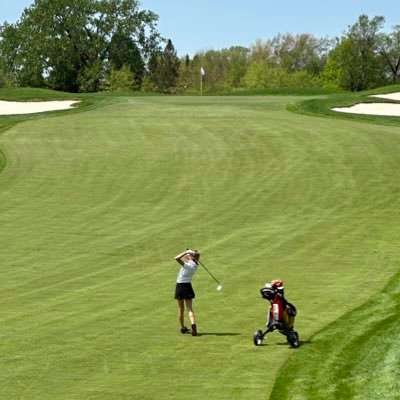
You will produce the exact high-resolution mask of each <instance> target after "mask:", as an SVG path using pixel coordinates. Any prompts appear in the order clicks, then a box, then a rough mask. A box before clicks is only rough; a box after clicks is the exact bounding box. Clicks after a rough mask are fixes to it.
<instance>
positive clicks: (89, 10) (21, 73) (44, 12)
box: [0, 0, 400, 93]
mask: <svg viewBox="0 0 400 400" xmlns="http://www.w3.org/2000/svg"><path fill="white" fill-rule="evenodd" d="M157 22H158V15H156V14H155V13H154V12H152V11H149V10H141V9H140V8H139V2H138V1H136V0H36V1H35V3H34V4H32V5H31V6H30V7H28V8H26V9H25V10H24V12H23V13H22V15H21V18H20V19H19V21H17V22H16V23H14V24H9V23H7V22H4V23H3V24H2V25H0V87H1V86H31V87H39V88H50V89H55V90H61V91H66V92H96V91H100V90H113V91H128V90H142V91H146V92H148V91H153V92H160V93H196V92H198V91H199V90H200V87H199V81H200V70H201V68H202V69H203V70H204V71H205V76H203V77H202V79H203V80H204V81H203V87H204V90H205V91H206V92H223V91H231V90H237V89H262V88H274V87H328V88H342V89H346V90H352V91H359V90H365V89H370V88H374V87H379V86H385V85H388V84H394V83H398V82H399V81H400V25H397V26H394V27H393V28H392V31H391V32H389V33H387V32H383V27H384V22H385V19H384V17H382V16H375V17H373V18H369V17H368V16H367V15H361V16H360V17H359V18H358V20H357V21H356V22H355V23H354V24H353V25H351V26H349V27H348V28H347V30H345V31H344V32H343V34H342V36H341V37H337V38H329V37H325V38H319V37H316V36H314V35H312V34H308V33H302V34H296V35H294V34H291V33H286V34H280V33H279V34H277V35H275V36H274V37H272V38H270V39H266V40H261V39H258V40H257V41H255V43H254V44H252V45H251V46H249V47H248V48H247V47H242V46H232V47H230V48H227V49H222V50H207V51H200V52H197V53H196V54H195V55H194V57H192V58H190V57H189V56H186V57H183V58H179V57H178V56H177V51H176V49H175V47H174V45H173V42H172V40H171V39H168V40H165V39H163V38H162V37H161V35H160V33H159V32H158V30H157Z"/></svg>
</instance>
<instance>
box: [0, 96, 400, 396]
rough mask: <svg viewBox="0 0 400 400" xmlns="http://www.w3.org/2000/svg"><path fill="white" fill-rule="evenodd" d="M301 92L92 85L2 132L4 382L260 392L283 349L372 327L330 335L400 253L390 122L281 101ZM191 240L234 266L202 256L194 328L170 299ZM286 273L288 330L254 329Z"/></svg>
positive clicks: (93, 392) (103, 390) (10, 387)
mask: <svg viewBox="0 0 400 400" xmlns="http://www.w3.org/2000/svg"><path fill="white" fill-rule="evenodd" d="M105 99H106V100H105ZM298 100H301V98H299V97H298V96H296V97H295V96H293V97H291V96H266V97H236V96H230V97H207V96H203V97H132V98H129V97H112V96H104V97H102V96H93V98H91V101H92V107H91V108H90V109H88V110H87V111H85V112H70V113H69V112H64V113H62V114H59V115H57V116H54V117H51V118H44V117H40V118H39V117H37V118H32V119H28V120H27V121H25V122H20V123H18V124H17V125H15V126H13V127H11V128H10V129H8V130H6V131H4V132H3V133H2V134H1V135H0V149H1V150H2V151H3V153H4V155H5V157H6V159H7V164H6V167H5V168H4V169H3V171H2V173H1V174H0V203H1V204H2V207H1V209H0V222H1V226H2V229H1V231H0V239H1V243H2V262H1V264H0V287H1V294H2V307H1V309H0V354H1V358H0V368H1V371H2V374H1V377H0V398H4V399H29V400H32V399H41V400H43V399H45V400H46V399H49V400H50V399H51V400H55V399H57V400H58V399H68V400H71V399H76V400H78V399H79V400H80V399H89V400H90V399H96V400H98V399H107V400H108V399H118V400H119V399H133V398H134V399H155V398H159V399H199V398H204V399H247V398H251V399H265V398H268V396H269V394H270V393H272V395H273V396H274V395H275V393H276V391H275V389H273V387H274V384H275V378H276V377H277V376H278V374H279V373H280V372H279V371H280V369H281V368H283V369H282V370H281V371H282V372H281V373H282V375H281V376H285V375H284V374H285V373H286V372H285V371H286V370H285V368H286V367H285V363H286V362H287V361H288V360H289V364H288V368H291V369H289V372H290V373H289V375H288V376H289V377H290V378H289V379H291V381H292V382H295V379H296V377H297V376H299V377H300V378H301V377H303V375H302V373H303V371H302V366H301V363H300V364H298V363H296V357H301V356H302V354H303V353H304V354H306V353H307V352H313V351H317V356H318V360H324V359H327V360H328V359H329V355H330V353H332V352H336V354H337V355H340V357H341V363H340V364H339V365H340V366H341V367H343V366H346V365H349V366H350V365H353V364H350V363H353V360H352V359H351V358H350V357H351V355H353V356H354V354H355V352H356V351H358V353H357V354H358V355H359V359H361V358H362V356H363V355H364V356H365V357H367V354H368V353H367V352H368V351H370V348H369V347H368V346H366V345H365V344H364V343H365V342H363V341H357V340H354V349H353V350H352V352H349V358H346V352H345V351H342V349H341V346H342V344H343V343H342V336H341V335H344V337H345V338H346V339H349V340H352V339H351V338H353V336H352V335H354V339H356V338H357V335H359V334H360V332H361V330H362V329H361V328H360V330H359V329H355V330H352V329H346V330H344V331H343V330H342V331H340V335H339V336H338V339H336V338H335V336H333V338H332V340H329V346H328V345H327V344H326V342H327V341H325V342H324V343H325V344H320V343H319V342H320V339H319V337H320V335H321V338H322V339H321V341H323V340H324V337H325V336H324V335H330V333H331V332H332V327H338V329H339V326H340V321H341V319H342V318H343V315H345V316H347V315H348V314H347V313H349V312H350V311H351V310H354V309H356V308H358V307H361V308H360V310H363V308H362V307H366V306H367V305H368V304H369V303H368V301H369V299H370V298H371V297H372V296H374V295H376V294H377V293H380V291H381V290H382V288H383V287H384V286H385V285H387V284H388V282H389V281H390V279H391V278H392V277H393V275H394V274H395V273H396V272H397V271H398V260H399V250H398V249H397V246H396V244H397V242H398V240H399V239H400V228H399V227H400V224H399V222H400V221H399V218H400V217H399V213H398V212H397V211H396V210H397V203H398V195H399V186H398V182H399V163H400V151H399V150H400V136H399V135H398V127H394V126H382V125H374V124H366V123H360V122H355V121H348V120H341V119H330V118H315V117H311V116H307V115H300V114H294V113H290V112H288V111H287V110H286V106H287V104H291V103H294V102H295V101H298ZM110 102H111V104H110ZM98 105H104V107H102V108H96V107H97V106H98ZM0 122H1V118H0ZM186 247H194V248H198V249H200V251H202V261H203V262H204V264H205V265H206V266H207V267H208V268H209V269H210V270H211V271H212V272H213V273H214V274H215V275H216V277H217V278H218V279H219V280H220V281H221V282H222V284H223V290H222V291H221V292H217V291H216V290H215V287H216V284H215V283H214V281H213V280H212V279H211V278H210V276H208V274H207V273H206V272H205V271H203V270H201V269H200V270H199V272H198V274H197V276H196V278H195V280H194V287H195V290H196V294H197V298H196V300H195V310H196V312H197V316H198V325H199V331H200V334H201V335H200V336H199V337H195V338H193V337H191V336H183V335H180V334H179V333H178V323H177V318H176V314H177V307H176V304H175V301H174V300H173V290H174V282H175V279H176V275H177V272H178V264H177V263H176V262H175V261H174V256H175V255H176V254H177V253H178V252H180V251H182V250H183V249H185V248H186ZM275 277H280V278H282V279H283V280H284V282H285V286H286V293H287V297H288V299H289V300H290V301H291V302H293V303H294V304H295V305H296V306H297V308H298V311H299V315H298V318H297V320H296V329H297V330H298V332H299V334H300V339H301V341H302V345H301V347H300V348H299V349H296V350H293V349H290V348H289V347H288V345H287V343H286V340H285V338H284V337H283V336H281V335H280V334H279V333H273V334H271V335H270V336H269V337H268V338H267V339H266V341H265V345H264V346H261V347H255V346H254V345H253V344H252V335H253V331H254V330H255V329H260V328H262V327H263V326H264V323H265V317H266V309H267V304H266V302H265V301H263V300H262V299H261V298H260V296H259V292H258V290H259V288H260V287H261V286H262V285H263V284H264V283H265V282H266V281H268V280H270V279H272V278H275ZM394 282H396V281H394ZM364 304H365V306H363V305H364ZM349 315H355V314H349ZM364 315H365V317H366V318H364V319H365V320H366V321H368V318H367V317H368V315H369V314H368V313H366V314H364ZM373 315H376V314H373ZM346 318H347V317H346ZM364 319H363V320H364ZM365 324H367V322H365ZM350 325H351V324H350ZM372 325H373V322H372ZM365 326H367V325H365ZM325 328H326V331H324V329H325ZM391 329H392V328H391V327H390V324H389V325H388V329H387V330H384V332H388V333H390V332H391ZM382 333H383V332H382V331H380V330H377V331H376V332H375V331H372V332H371V336H370V338H371V340H372V341H375V343H378V342H380V339H379V337H382ZM375 335H377V336H375ZM388 337H389V336H387V337H385V340H388V339H387V338H388ZM387 343H389V342H387ZM388 348H389V347H388ZM314 349H315V350H314ZM357 349H358V350H357ZM391 351H392V355H393V356H394V355H395V354H396V350H395V349H394V348H393V347H391ZM293 356H294V357H293ZM379 356H380V355H379V354H377V355H376V357H379ZM383 357H384V355H381V358H380V362H384V358H383ZM332 360H333V361H335V359H332ZM374 360H378V358H374ZM333 364H334V362H333ZM319 365H320V364H319ZM368 365H372V362H370V363H369V364H365V366H368ZM311 366H312V363H310V365H309V366H307V367H311ZM362 368H363V365H360V369H359V370H358V371H359V373H360V376H361V377H362V376H363V369H362ZM328 372H329V371H328ZM333 377H334V375H333V371H332V380H333ZM385 377H386V378H387V379H388V380H389V381H392V380H393V375H391V374H390V372H388V374H387V375H385ZM339 378H340V379H343V385H344V386H345V385H346V384H347V383H346V381H345V380H344V378H345V376H344V375H340V376H339ZM327 379H329V378H327ZM354 381H355V382H354V383H355V386H354V388H353V393H354V394H355V395H356V394H357V393H361V394H362V393H364V392H361V390H362V387H361V385H359V386H357V384H361V383H362V382H363V380H362V379H360V380H359V381H356V380H354ZM281 382H282V381H281V380H279V379H278V382H277V384H278V385H281ZM380 382H381V381H380V380H379V381H377V384H378V383H380ZM286 384H287V385H288V389H287V392H285V393H286V394H287V396H288V397H287V398H291V397H290V396H292V395H293V393H296V392H293V390H294V391H295V390H296V386H295V385H293V386H292V385H291V382H286ZM372 385H373V383H372V382H371V386H372ZM344 386H343V387H344ZM279 387H280V386H277V389H276V390H278V389H279ZM326 390H327V392H326V393H327V394H330V391H331V388H326ZM358 390H360V392H357V391H358ZM337 393H341V392H337ZM292 398H294V397H292ZM305 398H307V397H305ZM321 398H324V397H321ZM354 398H356V397H354Z"/></svg>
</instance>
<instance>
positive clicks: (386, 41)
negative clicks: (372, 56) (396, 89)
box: [378, 25, 400, 84]
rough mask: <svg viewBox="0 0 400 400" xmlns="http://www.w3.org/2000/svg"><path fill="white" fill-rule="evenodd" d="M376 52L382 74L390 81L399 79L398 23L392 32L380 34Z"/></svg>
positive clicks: (394, 81) (399, 31)
mask: <svg viewBox="0 0 400 400" xmlns="http://www.w3.org/2000/svg"><path fill="white" fill-rule="evenodd" d="M378 52H379V54H380V56H381V60H382V63H383V74H384V76H388V77H389V79H390V81H391V83H393V84H395V83H398V82H399V81H400V25H396V26H394V27H393V32H391V33H389V34H382V35H381V36H380V38H379V41H378Z"/></svg>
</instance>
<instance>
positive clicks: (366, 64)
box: [325, 15, 384, 91]
mask: <svg viewBox="0 0 400 400" xmlns="http://www.w3.org/2000/svg"><path fill="white" fill-rule="evenodd" d="M383 23H384V18H383V17H381V16H376V17H374V18H372V19H369V17H368V16H366V15H361V16H360V17H359V18H358V21H357V22H356V23H355V24H354V25H352V26H350V27H349V29H348V31H347V32H346V33H345V35H344V36H342V38H341V39H340V40H338V43H337V45H336V47H335V48H334V49H333V50H332V52H331V53H330V55H329V59H330V61H329V66H330V68H332V66H335V67H336V68H337V70H338V72H337V79H338V82H339V86H340V87H342V88H344V89H349V90H352V91H359V90H365V89H368V88H372V87H375V86H378V85H380V84H382V83H383V78H382V76H383V75H382V63H381V62H380V60H379V57H378V44H379V30H380V29H381V28H382V26H383ZM325 75H326V74H325ZM331 75H332V74H331Z"/></svg>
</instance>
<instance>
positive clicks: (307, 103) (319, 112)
mask: <svg viewBox="0 0 400 400" xmlns="http://www.w3.org/2000/svg"><path fill="white" fill-rule="evenodd" d="M399 91H400V85H393V86H387V87H384V88H379V89H373V90H368V91H364V92H356V93H351V92H342V93H336V94H331V95H330V96H325V97H324V98H321V97H318V98H312V99H307V100H304V101H300V102H294V103H291V104H289V105H288V107H287V108H288V110H290V111H293V112H297V113H300V114H305V115H313V116H318V117H329V118H337V119H345V120H351V121H364V122H369V123H374V124H381V125H396V126H399V125H400V117H394V116H390V117H389V116H375V115H363V114H351V113H342V112H337V111H332V108H334V107H350V106H352V105H354V104H357V103H395V101H394V100H386V99H380V98H376V97H369V96H370V95H376V94H386V93H394V92H399Z"/></svg>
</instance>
